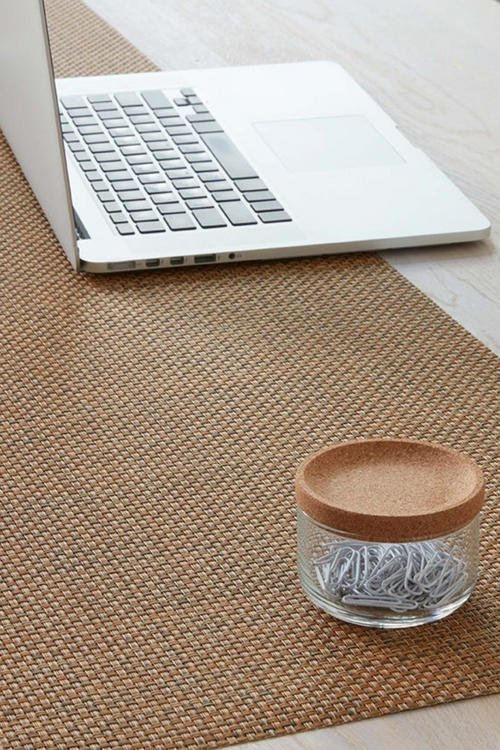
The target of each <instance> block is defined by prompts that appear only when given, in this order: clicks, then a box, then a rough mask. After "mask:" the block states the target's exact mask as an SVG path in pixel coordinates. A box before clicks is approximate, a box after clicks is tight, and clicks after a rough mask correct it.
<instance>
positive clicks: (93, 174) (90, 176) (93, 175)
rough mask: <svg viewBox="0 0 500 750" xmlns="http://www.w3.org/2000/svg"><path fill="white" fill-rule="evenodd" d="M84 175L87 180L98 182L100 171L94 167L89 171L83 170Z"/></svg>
mask: <svg viewBox="0 0 500 750" xmlns="http://www.w3.org/2000/svg"><path fill="white" fill-rule="evenodd" d="M85 177H86V178H87V180H88V181H89V182H100V181H101V173H100V172H98V171H97V170H95V169H91V170H90V172H85Z"/></svg>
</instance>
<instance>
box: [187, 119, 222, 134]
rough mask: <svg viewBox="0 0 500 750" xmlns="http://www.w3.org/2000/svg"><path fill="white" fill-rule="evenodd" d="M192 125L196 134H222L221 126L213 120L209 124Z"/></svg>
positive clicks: (196, 123)
mask: <svg viewBox="0 0 500 750" xmlns="http://www.w3.org/2000/svg"><path fill="white" fill-rule="evenodd" d="M192 125H193V128H194V130H195V131H196V132H197V133H222V128H221V126H220V125H219V123H218V122H216V121H215V120H212V121H211V122H193V123H192Z"/></svg>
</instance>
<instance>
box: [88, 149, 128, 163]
mask: <svg viewBox="0 0 500 750" xmlns="http://www.w3.org/2000/svg"><path fill="white" fill-rule="evenodd" d="M118 156H119V154H117V153H116V151H105V152H104V153H103V154H94V159H95V160H96V161H97V162H99V164H105V163H106V162H109V161H110V162H113V161H116V160H117V157H118ZM120 164H121V165H122V167H124V166H125V164H124V163H123V162H122V161H121V162H120Z"/></svg>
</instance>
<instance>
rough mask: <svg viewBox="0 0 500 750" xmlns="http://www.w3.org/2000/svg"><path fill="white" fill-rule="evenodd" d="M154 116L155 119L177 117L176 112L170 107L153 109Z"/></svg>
mask: <svg viewBox="0 0 500 750" xmlns="http://www.w3.org/2000/svg"><path fill="white" fill-rule="evenodd" d="M155 115H156V116H157V117H160V118H161V117H178V114H177V112H176V111H175V109H174V108H173V106H172V105H170V107H169V108H168V109H161V108H160V109H155Z"/></svg>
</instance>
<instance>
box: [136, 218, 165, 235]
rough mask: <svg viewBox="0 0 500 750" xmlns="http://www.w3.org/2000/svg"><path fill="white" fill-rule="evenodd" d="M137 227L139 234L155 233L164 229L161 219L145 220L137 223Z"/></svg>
mask: <svg viewBox="0 0 500 750" xmlns="http://www.w3.org/2000/svg"><path fill="white" fill-rule="evenodd" d="M137 229H138V230H139V232H140V233H141V234H153V233H154V234H156V233H157V232H165V231H166V230H165V227H164V226H163V224H162V223H161V221H145V222H143V223H142V224H137Z"/></svg>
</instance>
